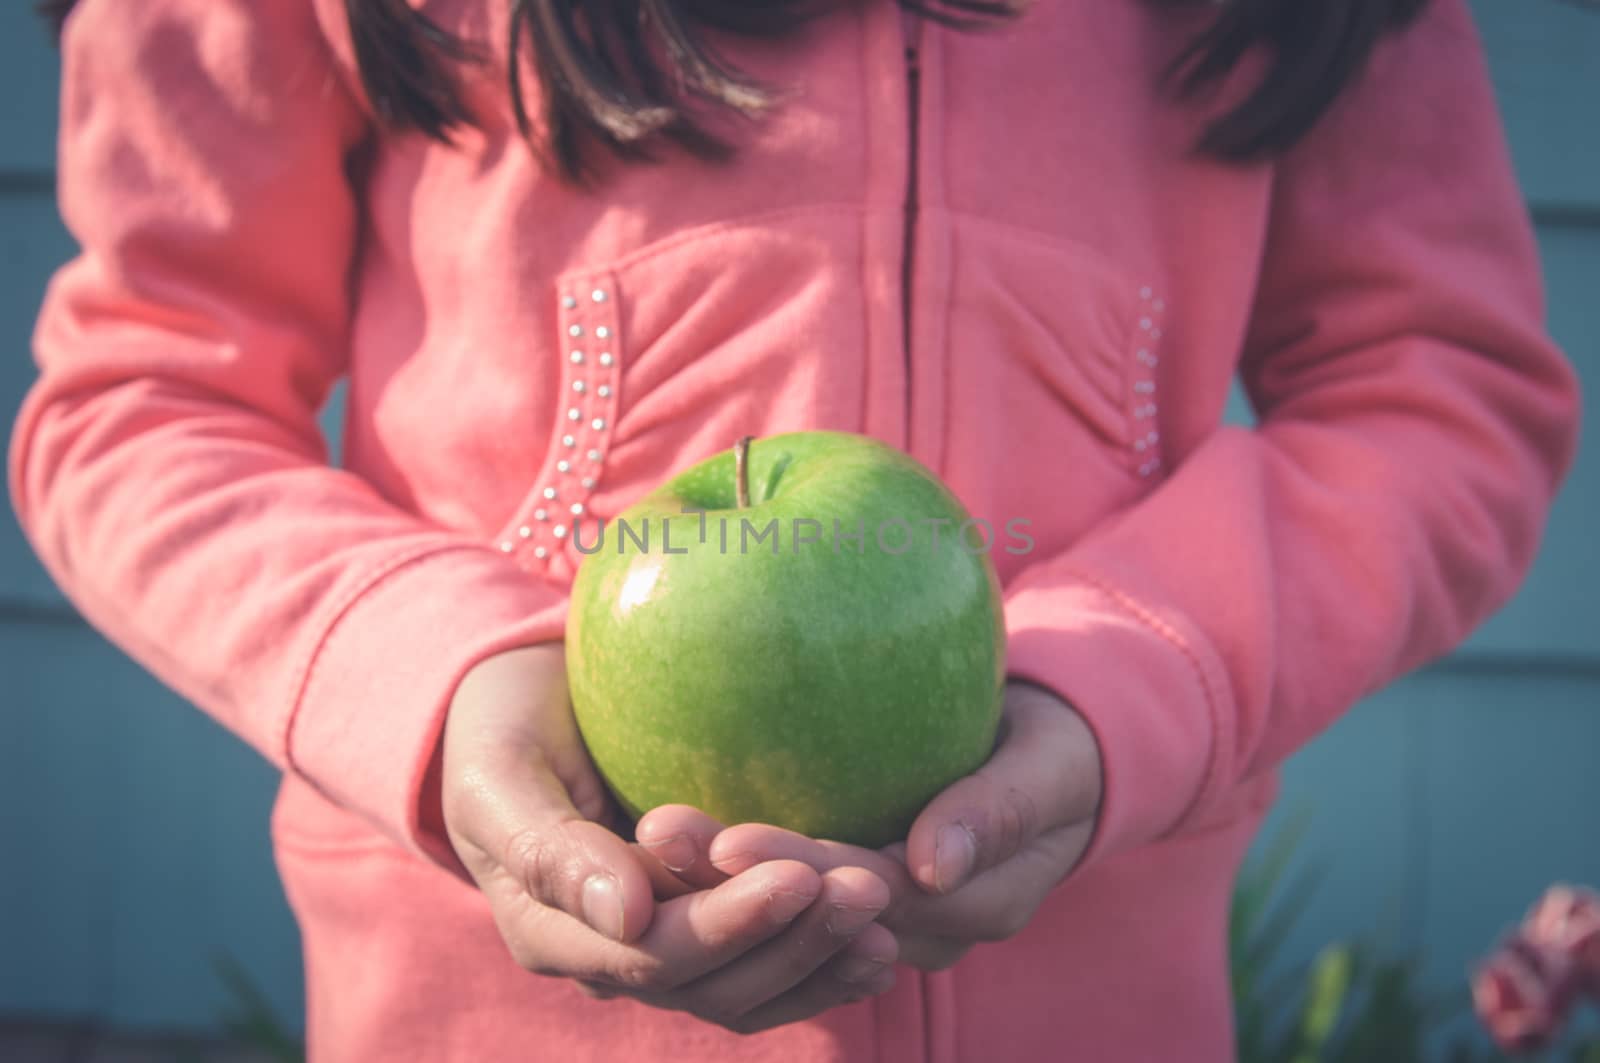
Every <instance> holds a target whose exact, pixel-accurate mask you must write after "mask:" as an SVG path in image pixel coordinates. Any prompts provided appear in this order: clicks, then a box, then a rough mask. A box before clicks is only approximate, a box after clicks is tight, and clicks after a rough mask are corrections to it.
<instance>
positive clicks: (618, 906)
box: [441, 644, 897, 1033]
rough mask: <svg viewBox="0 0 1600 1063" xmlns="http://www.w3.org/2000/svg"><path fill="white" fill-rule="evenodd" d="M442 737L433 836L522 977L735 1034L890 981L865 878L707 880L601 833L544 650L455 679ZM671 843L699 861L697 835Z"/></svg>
mask: <svg viewBox="0 0 1600 1063" xmlns="http://www.w3.org/2000/svg"><path fill="white" fill-rule="evenodd" d="M443 741H444V751H443V772H442V784H441V786H442V789H441V799H442V803H443V812H444V825H445V831H446V834H447V836H448V837H449V840H450V844H451V846H452V847H453V848H454V849H455V852H456V855H457V856H458V857H459V858H460V859H461V862H462V865H463V866H464V867H465V868H466V870H467V872H468V873H469V874H470V875H471V876H472V878H473V880H474V881H475V882H476V883H477V886H478V888H479V889H480V890H482V891H483V893H484V895H485V896H486V897H487V898H488V899H489V905H490V908H491V910H492V911H493V914H494V921H495V925H496V927H498V928H499V931H500V936H501V937H502V938H503V939H504V940H505V943H506V946H507V948H508V949H510V951H511V955H512V956H513V957H514V958H515V959H516V961H517V963H518V964H519V965H520V966H522V967H523V968H524V969H526V970H529V971H532V972H534V973H536V974H541V975H548V976H556V977H564V978H571V979H575V980H576V981H577V982H578V983H579V984H580V985H581V986H582V987H583V988H584V989H585V990H586V991H587V992H588V993H589V994H590V995H591V996H597V997H603V998H610V997H615V996H627V997H631V998H633V999H635V1000H639V1001H642V1002H644V1003H646V1004H649V1005H652V1006H654V1007H658V1008H665V1009H670V1010H675V1011H686V1012H689V1013H691V1014H693V1015H696V1016H698V1017H700V1018H701V1019H704V1020H706V1021H708V1022H713V1023H716V1024H717V1025H720V1026H724V1027H726V1028H728V1029H730V1030H733V1031H735V1032H738V1033H754V1032H756V1031H758V1030H764V1029H768V1028H770V1027H773V1026H780V1025H783V1024H785V1023H790V1022H797V1021H800V1020H802V1019H807V1018H810V1017H812V1016H814V1015H817V1014H819V1013H821V1012H824V1011H827V1010H828V1009H830V1008H833V1007H835V1006H837V1005H839V1004H844V1003H848V1002H850V1001H854V1000H860V999H864V998H866V997H869V996H873V995H875V994H878V993H882V992H884V991H886V990H887V989H888V988H889V987H890V986H892V985H893V984H894V971H893V968H892V966H891V965H892V963H893V962H894V960H895V958H896V952H897V946H896V942H895V938H894V935H893V934H891V933H890V932H889V931H887V930H885V929H884V928H883V927H881V926H879V925H877V924H876V923H875V922H874V921H873V920H875V919H876V917H877V915H878V913H879V912H880V911H882V910H883V908H884V907H885V906H886V905H887V904H888V903H889V888H888V886H887V885H886V884H885V883H884V882H883V880H882V879H880V878H878V877H877V876H876V875H874V874H872V873H871V872H869V871H866V870H865V869H862V868H854V867H847V868H839V869H836V870H832V871H828V872H826V873H824V874H818V873H817V872H816V871H814V870H812V869H811V868H810V867H808V866H807V865H805V864H803V863H800V862H798V861H794V860H773V861H768V862H765V863H761V864H757V865H756V866H754V867H751V868H749V869H748V870H746V871H744V872H743V873H742V874H739V875H735V876H734V877H732V878H730V879H727V880H725V881H724V880H723V876H722V875H721V874H720V873H718V872H716V871H715V869H712V868H709V867H705V868H696V867H688V868H683V869H679V870H677V871H674V870H672V869H669V868H667V867H666V866H665V865H664V864H662V863H661V862H660V861H659V860H658V859H657V858H656V857H655V856H652V855H651V854H650V853H649V852H647V851H646V850H645V849H643V848H642V847H640V846H638V845H636V844H631V843H629V842H627V841H625V840H624V839H623V838H622V837H621V836H620V835H619V834H618V833H617V830H618V829H619V828H622V825H623V823H624V822H625V821H624V820H623V817H622V816H621V815H620V813H619V812H618V811H617V809H616V807H615V805H614V804H613V803H612V802H611V800H610V799H609V797H608V795H607V793H606V789H605V786H604V784H603V783H602V782H601V779H600V776H599V774H598V773H597V772H596V771H595V768H594V765H593V764H592V763H591V762H590V760H589V756H588V753H587V751H586V750H585V749H584V746H583V741H582V739H581V738H580V737H579V734H578V728H577V723H576V721H575V720H574V719H573V716H572V710H571V707H570V705H569V702H568V695H567V681H566V667H565V663H564V657H563V651H562V647H561V646H560V645H559V644H556V645H541V646H533V647H528V648H524V649H517V650H511V651H508V652H505V653H501V654H498V655H496V656H494V657H490V658H488V659H486V660H484V661H483V662H481V663H480V664H478V665H477V666H476V667H474V668H473V669H472V670H471V671H470V672H468V673H467V675H466V677H465V678H464V679H463V681H462V683H461V685H460V687H459V688H458V689H457V691H456V694H455V697H454V698H453V699H452V701H451V705H450V711H449V715H448V716H447V718H446V720H445V727H444V739H443ZM716 826H719V825H716ZM714 833H715V831H714V830H713V831H712V834H714ZM685 841H686V842H688V843H689V846H690V849H689V851H693V852H705V851H706V850H707V849H708V847H709V845H710V842H711V837H709V836H708V837H704V838H694V839H685Z"/></svg>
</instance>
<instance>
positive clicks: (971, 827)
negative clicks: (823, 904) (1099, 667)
mask: <svg viewBox="0 0 1600 1063" xmlns="http://www.w3.org/2000/svg"><path fill="white" fill-rule="evenodd" d="M1100 796H1101V766H1100V750H1099V746H1098V744H1097V743H1096V742H1095V739H1094V735H1093V732H1091V731H1090V729H1089V726H1088V724H1086V723H1085V722H1084V720H1083V718H1082V717H1081V716H1079V715H1078V713H1077V712H1076V711H1075V710H1074V709H1073V708H1072V707H1071V706H1070V705H1068V704H1067V703H1066V702H1064V701H1062V700H1061V699H1060V698H1058V697H1056V696H1055V695H1054V694H1052V693H1051V692H1049V691H1047V690H1045V689H1043V688H1041V687H1037V686H1033V685H1031V684H1028V683H1023V682H1019V681H1013V682H1011V683H1008V684H1007V686H1006V694H1005V706H1004V710H1003V714H1002V717H1001V724H1000V734H999V737H998V741H997V743H996V748H995V751H994V753H993V754H992V755H991V756H990V758H989V760H988V761H987V762H986V763H985V764H984V765H983V766H982V767H981V768H979V769H978V770H977V771H976V772H974V773H973V774H972V775H969V776H967V777H965V778H963V779H960V780H957V781H956V782H955V783H953V784H952V785H951V786H949V787H948V788H946V789H945V790H944V791H943V792H941V793H940V794H939V795H938V796H937V797H935V798H934V799H933V801H932V802H931V803H930V804H929V805H928V806H927V808H925V809H924V810H923V811H922V813H921V814H920V815H919V816H918V817H917V819H916V822H915V823H913V824H912V827H911V832H910V835H909V837H908V838H907V839H906V841H905V842H902V843H897V844H895V845H892V846H889V847H888V848H885V849H882V850H873V849H864V848H860V847H858V846H853V845H845V844H842V843H839V842H833V841H825V840H818V839H813V838H808V837H806V836H804V835H801V834H796V833H794V832H792V831H787V830H782V829H780V828H778V827H773V826H769V825H766V824H754V823H749V824H739V825H735V826H732V827H728V828H726V829H722V828H721V825H720V824H717V823H715V822H714V821H712V820H710V819H709V818H708V817H706V816H705V815H704V814H703V813H701V812H698V811H696V810H694V809H691V808H688V807H686V806H682V805H671V806H664V807H662V808H659V809H655V810H653V811H651V812H650V813H649V814H647V815H646V816H645V817H644V818H643V819H641V820H640V821H639V825H638V829H637V835H636V836H637V837H638V839H639V841H640V843H641V844H643V846H644V847H645V848H646V849H647V850H649V851H651V852H654V853H657V854H660V856H661V857H662V858H663V859H666V860H668V861H669V862H670V863H671V864H672V865H673V866H674V867H677V868H679V869H681V870H680V872H679V873H680V875H685V876H693V877H694V881H695V882H697V883H698V884H699V885H701V886H702V887H705V886H711V885H714V884H716V883H717V882H721V881H726V880H728V879H727V877H728V876H738V875H741V874H748V873H749V872H750V871H751V870H752V869H754V868H756V867H760V866H762V864H763V862H770V861H799V862H800V863H803V864H805V865H807V866H808V867H810V868H812V869H813V870H815V871H816V872H818V873H819V874H820V873H835V872H837V871H840V870H844V869H848V868H859V869H864V870H867V871H870V872H871V873H872V874H873V875H875V876H876V877H878V878H879V879H881V880H882V881H883V882H885V883H886V884H887V885H888V888H889V894H890V900H889V905H888V907H887V908H886V909H885V910H884V912H883V914H882V915H881V916H880V917H879V922H881V923H882V924H883V925H884V926H886V927H888V928H889V929H890V930H892V931H893V932H894V934H895V936H896V938H898V939H899V944H900V960H901V962H904V963H909V964H912V965H914V966H916V967H920V968H922V969H923V970H939V969H942V968H944V967H948V966H950V965H951V964H953V963H955V962H956V960H958V959H960V958H961V957H962V956H963V955H965V954H966V952H967V951H968V950H969V949H970V948H972V946H973V945H975V944H977V943H979V942H984V941H1002V940H1004V939H1006V938H1009V937H1013V936H1014V935H1016V934H1018V933H1020V932H1021V930H1022V929H1023V928H1024V927H1025V926H1027V924H1028V922H1029V921H1030V920H1031V919H1032V918H1033V915H1034V913H1035V912H1036V911H1038V909H1039V906H1040V905H1041V904H1042V903H1043V902H1044V899H1045V898H1046V897H1047V896H1048V895H1049V893H1050V891H1051V890H1052V889H1054V888H1055V887H1056V886H1057V885H1058V884H1059V883H1060V882H1061V881H1062V879H1064V878H1065V877H1066V876H1067V874H1068V873H1069V872H1070V871H1071V870H1072V869H1073V867H1075V866H1076V865H1077V863H1078V861H1079V860H1080V859H1081V858H1082V856H1083V854H1084V852H1085V850H1087V848H1088V846H1089V841H1090V838H1091V837H1092V835H1093V833H1094V826H1095V821H1096V817H1097V815H1098V811H1099V805H1100Z"/></svg>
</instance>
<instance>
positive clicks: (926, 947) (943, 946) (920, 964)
mask: <svg viewBox="0 0 1600 1063" xmlns="http://www.w3.org/2000/svg"><path fill="white" fill-rule="evenodd" d="M974 944H975V942H972V941H962V940H961V939H959V938H941V937H922V936H911V937H904V938H901V939H900V962H901V963H902V964H904V965H905V966H907V967H915V968H916V969H917V970H919V971H943V970H947V969H949V968H951V967H954V966H955V965H956V963H958V962H959V961H960V960H961V958H962V957H963V956H965V955H966V954H967V953H969V952H971V951H972V946H973V945H974Z"/></svg>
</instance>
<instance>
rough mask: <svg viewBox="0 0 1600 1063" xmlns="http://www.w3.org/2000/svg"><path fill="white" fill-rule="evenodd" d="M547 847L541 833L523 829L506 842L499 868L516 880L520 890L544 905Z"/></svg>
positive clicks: (547, 844) (548, 848)
mask: <svg viewBox="0 0 1600 1063" xmlns="http://www.w3.org/2000/svg"><path fill="white" fill-rule="evenodd" d="M549 863H550V845H549V842H548V840H547V839H546V837H545V834H544V832H543V831H538V830H534V829H533V828H531V827H530V828H526V829H524V830H519V831H517V832H516V833H515V834H513V835H512V836H511V837H510V838H509V839H508V840H507V841H506V847H505V855H504V856H503V857H502V858H501V866H503V867H504V868H505V869H506V870H507V871H509V872H511V874H513V875H515V876H516V879H517V882H519V883H520V884H521V885H522V888H523V890H524V891H525V892H526V893H527V894H528V896H530V897H532V898H533V899H534V900H536V901H539V902H541V903H543V902H544V901H545V898H546V896H547V894H548V889H549V887H548V881H549V875H548V874H547V872H548V870H549Z"/></svg>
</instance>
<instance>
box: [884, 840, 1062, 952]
mask: <svg viewBox="0 0 1600 1063" xmlns="http://www.w3.org/2000/svg"><path fill="white" fill-rule="evenodd" d="M1092 829H1093V826H1092V824H1089V823H1074V824H1072V825H1071V826H1067V827H1060V828H1058V829H1056V830H1053V831H1050V832H1048V833H1046V834H1043V835H1041V836H1040V837H1038V838H1036V839H1035V840H1034V842H1033V843H1032V844H1031V845H1029V846H1028V847H1027V848H1026V849H1024V850H1023V851H1022V852H1020V853H1018V854H1017V855H1016V856H1014V857H1012V858H1011V859H1010V860H1007V861H1006V862H1005V863H1004V864H1001V865H1000V866H999V867H996V868H991V869H990V870H988V871H984V872H981V873H979V874H978V875H977V876H976V877H975V878H973V879H972V880H971V881H970V882H968V883H967V884H966V885H965V886H963V887H961V888H960V889H958V890H956V891H955V892H954V893H948V894H929V893H924V892H922V891H921V890H916V891H914V892H913V893H912V894H911V895H908V896H907V897H905V898H904V899H902V900H901V901H900V902H899V903H898V904H897V905H896V906H895V908H894V910H893V912H892V922H891V913H885V914H884V916H883V921H884V922H885V924H887V925H889V926H890V928H891V929H893V930H894V931H895V933H896V934H897V935H899V936H900V938H901V947H902V949H903V950H904V951H905V952H907V953H911V952H914V951H918V950H919V949H920V946H915V947H914V946H912V945H911V944H910V941H911V939H913V938H916V937H923V936H927V937H935V938H953V939H956V940H960V941H963V942H965V943H967V944H971V943H973V942H977V941H1005V940H1006V939H1008V938H1012V937H1015V936H1016V935H1017V934H1019V933H1021V932H1022V930H1023V928H1024V927H1026V926H1027V925H1028V922H1029V920H1031V919H1032V918H1033V914H1034V913H1035V912H1036V911H1038V909H1039V905H1041V904H1042V903H1044V899H1045V898H1046V897H1047V896H1049V894H1050V891H1051V890H1053V889H1055V888H1056V886H1058V885H1059V884H1060V883H1061V880H1062V879H1063V878H1064V877H1066V874H1067V872H1068V871H1069V870H1071V868H1072V866H1073V864H1075V863H1076V862H1077V859H1078V858H1079V857H1080V856H1082V855H1083V851H1084V850H1085V849H1086V848H1088V845H1089V837H1090V833H1091V831H1092ZM929 951H930V953H931V952H936V951H937V949H935V948H932V947H930V950H929Z"/></svg>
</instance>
